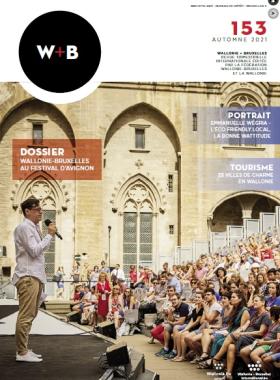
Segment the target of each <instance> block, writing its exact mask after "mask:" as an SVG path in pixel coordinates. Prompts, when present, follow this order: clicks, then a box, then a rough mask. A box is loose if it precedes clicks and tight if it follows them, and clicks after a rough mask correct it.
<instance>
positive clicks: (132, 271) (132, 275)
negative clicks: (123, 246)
mask: <svg viewBox="0 0 280 380" xmlns="http://www.w3.org/2000/svg"><path fill="white" fill-rule="evenodd" d="M129 278H130V287H131V288H132V289H133V287H134V284H135V283H136V282H137V272H136V267H135V265H130V271H129Z"/></svg>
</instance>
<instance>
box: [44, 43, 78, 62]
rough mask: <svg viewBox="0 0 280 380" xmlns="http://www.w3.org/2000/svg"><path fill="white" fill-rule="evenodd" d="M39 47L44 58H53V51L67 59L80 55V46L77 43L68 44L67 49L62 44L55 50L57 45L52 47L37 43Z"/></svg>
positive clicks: (59, 56)
mask: <svg viewBox="0 0 280 380" xmlns="http://www.w3.org/2000/svg"><path fill="white" fill-rule="evenodd" d="M37 49H38V52H39V54H40V57H41V58H42V59H44V58H45V57H47V58H48V59H51V58H52V56H53V53H54V54H57V57H58V58H61V57H63V56H64V57H65V58H66V59H77V58H78V57H79V53H78V47H77V46H75V45H66V47H65V50H63V48H62V47H61V46H59V47H57V49H56V50H55V45H51V46H50V47H48V46H41V45H37Z"/></svg>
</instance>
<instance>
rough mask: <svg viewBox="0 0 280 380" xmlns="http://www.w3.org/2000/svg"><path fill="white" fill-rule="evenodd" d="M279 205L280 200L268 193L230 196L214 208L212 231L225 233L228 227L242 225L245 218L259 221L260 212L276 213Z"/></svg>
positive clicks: (211, 222)
mask: <svg viewBox="0 0 280 380" xmlns="http://www.w3.org/2000/svg"><path fill="white" fill-rule="evenodd" d="M279 204H280V200H279V201H278V200H277V199H276V198H275V197H272V196H271V195H270V194H266V193H258V192H244V193H237V194H234V195H231V196H228V197H226V199H224V200H222V201H220V202H219V204H218V205H216V206H215V207H214V208H213V211H212V214H211V216H210V218H209V221H210V223H209V227H210V231H211V232H224V231H226V228H227V225H236V226H240V225H242V224H243V219H244V218H252V219H258V218H259V214H260V212H274V210H275V207H276V206H277V205H279Z"/></svg>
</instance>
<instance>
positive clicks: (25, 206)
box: [20, 197, 40, 216]
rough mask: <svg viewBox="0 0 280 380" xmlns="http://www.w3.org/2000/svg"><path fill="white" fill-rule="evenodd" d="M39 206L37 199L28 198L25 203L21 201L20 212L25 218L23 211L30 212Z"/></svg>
mask: <svg viewBox="0 0 280 380" xmlns="http://www.w3.org/2000/svg"><path fill="white" fill-rule="evenodd" d="M39 204H40V201H39V199H37V198H34V197H30V198H28V199H26V200H25V201H23V202H22V203H21V204H20V207H21V210H22V212H23V215H24V216H25V215H26V214H25V210H26V209H28V210H31V209H32V207H37V206H39Z"/></svg>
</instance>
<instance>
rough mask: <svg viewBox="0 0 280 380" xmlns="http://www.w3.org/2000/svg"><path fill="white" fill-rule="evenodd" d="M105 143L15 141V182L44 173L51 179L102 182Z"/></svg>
mask: <svg viewBox="0 0 280 380" xmlns="http://www.w3.org/2000/svg"><path fill="white" fill-rule="evenodd" d="M101 153H102V140H99V139H78V140H68V139H56V140H54V139H48V140H47V139H44V140H43V141H42V142H41V143H40V145H36V144H34V142H33V141H32V140H25V139H24V140H22V139H14V140H13V176H12V177H13V180H26V179H32V178H33V176H34V175H37V174H38V173H39V172H44V173H46V174H47V175H48V176H49V179H52V180H101V179H102V166H101V162H102V160H101Z"/></svg>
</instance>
